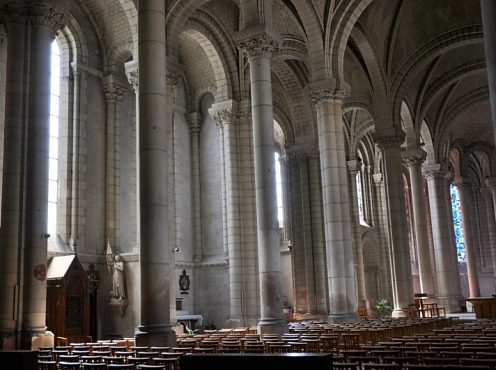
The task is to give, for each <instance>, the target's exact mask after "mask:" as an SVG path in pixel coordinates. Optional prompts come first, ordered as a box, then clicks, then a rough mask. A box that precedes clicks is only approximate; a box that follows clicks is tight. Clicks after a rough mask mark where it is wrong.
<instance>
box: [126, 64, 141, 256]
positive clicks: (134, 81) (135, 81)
mask: <svg viewBox="0 0 496 370" xmlns="http://www.w3.org/2000/svg"><path fill="white" fill-rule="evenodd" d="M124 66H125V70H126V77H127V80H128V82H129V83H130V84H131V86H132V87H133V90H134V94H135V96H136V99H135V101H136V108H135V109H136V111H135V115H136V116H135V122H134V124H135V127H134V135H135V143H136V149H135V166H136V179H139V178H140V172H139V165H138V163H139V151H138V150H137V149H138V148H139V101H138V96H139V72H138V62H137V61H136V60H131V61H129V62H127V63H125V65H124ZM135 182H136V183H135V185H136V186H135V191H136V216H135V220H136V229H135V232H136V239H135V241H136V242H135V245H134V248H133V253H139V249H138V248H139V235H140V228H141V227H140V207H139V202H140V189H139V184H138V180H135Z"/></svg>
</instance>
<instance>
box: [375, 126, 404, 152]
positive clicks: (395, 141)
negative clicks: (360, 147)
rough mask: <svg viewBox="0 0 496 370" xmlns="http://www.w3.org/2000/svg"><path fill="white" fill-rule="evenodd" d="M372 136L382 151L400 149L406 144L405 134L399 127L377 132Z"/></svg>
mask: <svg viewBox="0 0 496 370" xmlns="http://www.w3.org/2000/svg"><path fill="white" fill-rule="evenodd" d="M372 136H373V137H374V140H375V143H376V144H377V146H378V147H379V148H381V149H386V148H394V147H400V146H401V144H403V143H404V142H405V133H404V132H403V130H402V129H401V128H399V127H391V128H389V129H387V130H382V131H376V132H375V133H374V134H373V135H372Z"/></svg>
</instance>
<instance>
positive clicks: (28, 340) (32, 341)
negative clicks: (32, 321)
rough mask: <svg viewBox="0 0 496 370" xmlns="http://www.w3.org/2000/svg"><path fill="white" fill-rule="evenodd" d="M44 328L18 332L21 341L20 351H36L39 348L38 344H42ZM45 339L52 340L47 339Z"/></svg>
mask: <svg viewBox="0 0 496 370" xmlns="http://www.w3.org/2000/svg"><path fill="white" fill-rule="evenodd" d="M46 329H47V328H46V326H43V327H41V328H33V329H23V330H21V332H20V339H21V348H20V349H25V350H31V349H35V348H36V349H37V348H38V347H41V346H40V345H39V343H40V342H41V343H42V344H43V336H44V335H45V334H46ZM47 339H52V340H53V337H51V338H47Z"/></svg>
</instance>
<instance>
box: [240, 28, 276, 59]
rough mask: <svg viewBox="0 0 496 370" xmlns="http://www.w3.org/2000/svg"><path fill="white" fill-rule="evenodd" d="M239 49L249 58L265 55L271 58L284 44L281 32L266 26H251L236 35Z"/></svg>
mask: <svg viewBox="0 0 496 370" xmlns="http://www.w3.org/2000/svg"><path fill="white" fill-rule="evenodd" d="M235 40H236V44H237V46H238V49H239V50H240V51H241V52H242V53H244V54H246V56H247V57H248V58H250V57H256V56H263V57H266V58H271V57H272V55H273V54H274V53H275V52H276V51H278V50H279V47H280V45H282V38H281V36H280V35H279V34H277V33H276V32H274V31H273V30H272V29H269V28H267V27H266V26H256V27H250V28H247V29H245V30H242V31H240V32H238V33H237V34H236V35H235Z"/></svg>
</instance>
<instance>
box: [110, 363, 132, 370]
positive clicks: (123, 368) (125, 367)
mask: <svg viewBox="0 0 496 370" xmlns="http://www.w3.org/2000/svg"><path fill="white" fill-rule="evenodd" d="M107 369H109V370H111V369H118V370H135V369H136V367H135V366H134V365H133V364H108V365H107Z"/></svg>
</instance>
